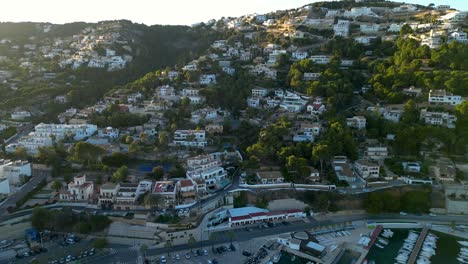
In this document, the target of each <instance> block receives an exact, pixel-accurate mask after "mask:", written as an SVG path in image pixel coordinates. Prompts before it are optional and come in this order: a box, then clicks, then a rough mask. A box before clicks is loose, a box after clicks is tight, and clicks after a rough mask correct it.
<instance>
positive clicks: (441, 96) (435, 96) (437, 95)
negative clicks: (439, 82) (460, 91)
mask: <svg viewBox="0 0 468 264" xmlns="http://www.w3.org/2000/svg"><path fill="white" fill-rule="evenodd" d="M428 102H429V103H430V104H448V105H459V104H461V103H462V102H463V99H462V97H461V96H460V95H453V94H452V93H449V92H447V91H445V90H430V91H429V99H428Z"/></svg>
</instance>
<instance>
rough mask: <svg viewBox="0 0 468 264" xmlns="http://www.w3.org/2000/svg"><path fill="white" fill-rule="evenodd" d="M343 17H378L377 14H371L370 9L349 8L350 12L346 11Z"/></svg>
mask: <svg viewBox="0 0 468 264" xmlns="http://www.w3.org/2000/svg"><path fill="white" fill-rule="evenodd" d="M343 16H344V17H351V18H355V17H358V16H370V17H378V15H377V14H375V13H374V12H372V9H371V8H370V7H353V8H351V10H346V11H345V12H344V14H343Z"/></svg>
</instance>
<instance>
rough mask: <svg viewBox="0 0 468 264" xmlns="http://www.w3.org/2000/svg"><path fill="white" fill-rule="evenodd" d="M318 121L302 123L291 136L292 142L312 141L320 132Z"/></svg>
mask: <svg viewBox="0 0 468 264" xmlns="http://www.w3.org/2000/svg"><path fill="white" fill-rule="evenodd" d="M320 129H321V126H320V124H319V123H302V124H301V126H300V128H299V129H298V131H297V132H296V133H295V134H294V136H293V141H294V142H305V141H309V142H314V140H315V137H316V136H318V135H319V134H320Z"/></svg>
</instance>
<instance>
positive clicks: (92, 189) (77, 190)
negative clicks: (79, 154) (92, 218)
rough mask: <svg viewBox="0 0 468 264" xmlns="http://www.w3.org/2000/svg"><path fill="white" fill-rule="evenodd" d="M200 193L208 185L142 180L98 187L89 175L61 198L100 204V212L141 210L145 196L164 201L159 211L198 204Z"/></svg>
mask: <svg viewBox="0 0 468 264" xmlns="http://www.w3.org/2000/svg"><path fill="white" fill-rule="evenodd" d="M198 192H203V194H204V193H205V192H206V188H205V187H204V182H202V181H194V180H191V179H174V180H163V181H155V182H154V181H151V180H141V181H139V182H138V183H112V182H107V183H104V184H102V185H100V186H96V184H95V183H94V182H93V181H91V180H88V179H87V178H86V175H79V176H76V177H74V179H73V181H72V182H70V183H68V185H67V186H66V188H65V189H63V190H61V191H60V192H59V198H60V200H61V201H62V202H75V203H76V202H80V203H83V202H84V203H91V204H97V205H98V206H99V207H100V208H112V209H116V210H131V209H136V208H138V207H139V205H138V203H137V199H138V198H139V197H140V196H141V195H144V194H145V193H149V194H157V195H160V196H161V197H162V202H161V204H159V205H156V206H157V207H159V208H177V207H181V206H182V207H183V206H186V205H190V204H192V203H193V202H195V201H196V199H197V198H198V195H199V194H198ZM203 194H201V195H203Z"/></svg>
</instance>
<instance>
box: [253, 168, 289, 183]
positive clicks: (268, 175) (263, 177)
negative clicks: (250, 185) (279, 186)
mask: <svg viewBox="0 0 468 264" xmlns="http://www.w3.org/2000/svg"><path fill="white" fill-rule="evenodd" d="M256 176H257V179H258V181H260V182H261V183H262V184H275V183H283V182H284V177H283V175H282V174H281V172H279V171H259V172H257V173H256Z"/></svg>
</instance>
